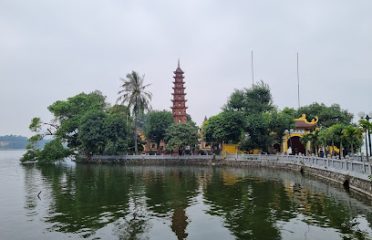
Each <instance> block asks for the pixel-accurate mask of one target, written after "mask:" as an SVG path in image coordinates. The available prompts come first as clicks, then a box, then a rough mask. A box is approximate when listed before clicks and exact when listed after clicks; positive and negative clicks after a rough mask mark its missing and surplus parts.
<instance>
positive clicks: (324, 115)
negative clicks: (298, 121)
mask: <svg viewBox="0 0 372 240" xmlns="http://www.w3.org/2000/svg"><path fill="white" fill-rule="evenodd" d="M297 114H298V116H300V115H301V114H306V116H307V118H308V120H311V119H313V118H315V117H318V118H319V122H318V124H319V125H320V126H323V127H330V126H332V125H334V124H337V123H342V124H350V123H351V120H352V119H353V114H351V113H349V112H348V111H346V110H343V109H341V107H340V105H338V104H332V105H331V106H329V107H328V106H326V105H325V104H324V103H321V104H319V103H313V104H310V105H308V106H303V107H301V108H300V109H299V110H298V113H297Z"/></svg>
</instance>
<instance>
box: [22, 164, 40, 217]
mask: <svg viewBox="0 0 372 240" xmlns="http://www.w3.org/2000/svg"><path fill="white" fill-rule="evenodd" d="M23 168H24V170H25V192H26V196H25V198H26V199H25V209H27V216H29V217H32V216H36V215H37V210H36V207H37V203H38V200H39V199H38V198H37V196H38V193H39V192H40V190H41V188H40V187H39V184H40V181H39V179H40V178H39V177H38V176H37V173H38V171H37V169H35V168H34V167H33V166H32V167H30V166H23Z"/></svg>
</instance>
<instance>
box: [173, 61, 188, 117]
mask: <svg viewBox="0 0 372 240" xmlns="http://www.w3.org/2000/svg"><path fill="white" fill-rule="evenodd" d="M173 73H174V74H175V75H174V77H173V78H174V82H173V84H174V86H173V93H172V95H173V99H172V102H173V106H172V114H173V119H174V122H175V123H186V122H187V115H186V109H187V107H186V98H185V96H186V93H185V86H184V84H185V82H184V81H183V79H184V76H183V73H184V72H183V71H182V69H181V67H180V60H178V65H177V69H176V71H174V72H173Z"/></svg>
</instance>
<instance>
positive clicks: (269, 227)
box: [204, 170, 290, 239]
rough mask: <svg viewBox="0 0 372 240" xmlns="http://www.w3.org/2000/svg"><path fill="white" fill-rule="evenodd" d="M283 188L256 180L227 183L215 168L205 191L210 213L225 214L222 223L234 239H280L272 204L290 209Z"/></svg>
mask: <svg viewBox="0 0 372 240" xmlns="http://www.w3.org/2000/svg"><path fill="white" fill-rule="evenodd" d="M282 188H283V187H282V186H281V184H279V183H272V182H268V181H258V180H246V181H237V182H236V183H235V184H229V185H226V184H224V182H223V177H222V174H221V171H218V170H217V171H214V172H213V175H212V177H211V178H210V180H209V182H208V183H207V186H206V189H205V193H204V195H205V199H206V200H207V202H208V203H209V204H210V206H211V207H210V210H209V214H211V215H219V216H222V217H224V218H225V226H226V227H227V228H228V229H230V231H231V232H232V233H233V234H234V235H235V236H236V238H237V239H280V231H279V230H278V229H277V227H276V226H275V222H276V217H275V214H276V213H275V211H273V207H280V208H283V210H286V211H287V212H289V210H290V206H289V201H288V199H287V198H285V194H283V189H282ZM278 194H279V195H280V196H278ZM283 197H284V198H283Z"/></svg>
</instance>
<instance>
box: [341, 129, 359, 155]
mask: <svg viewBox="0 0 372 240" xmlns="http://www.w3.org/2000/svg"><path fill="white" fill-rule="evenodd" d="M342 134H343V137H344V139H345V145H346V146H347V147H348V150H350V152H351V153H355V151H356V150H357V149H359V148H360V147H361V146H362V144H363V131H362V129H361V128H359V127H356V126H354V125H347V126H345V128H344V129H343V130H342Z"/></svg>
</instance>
